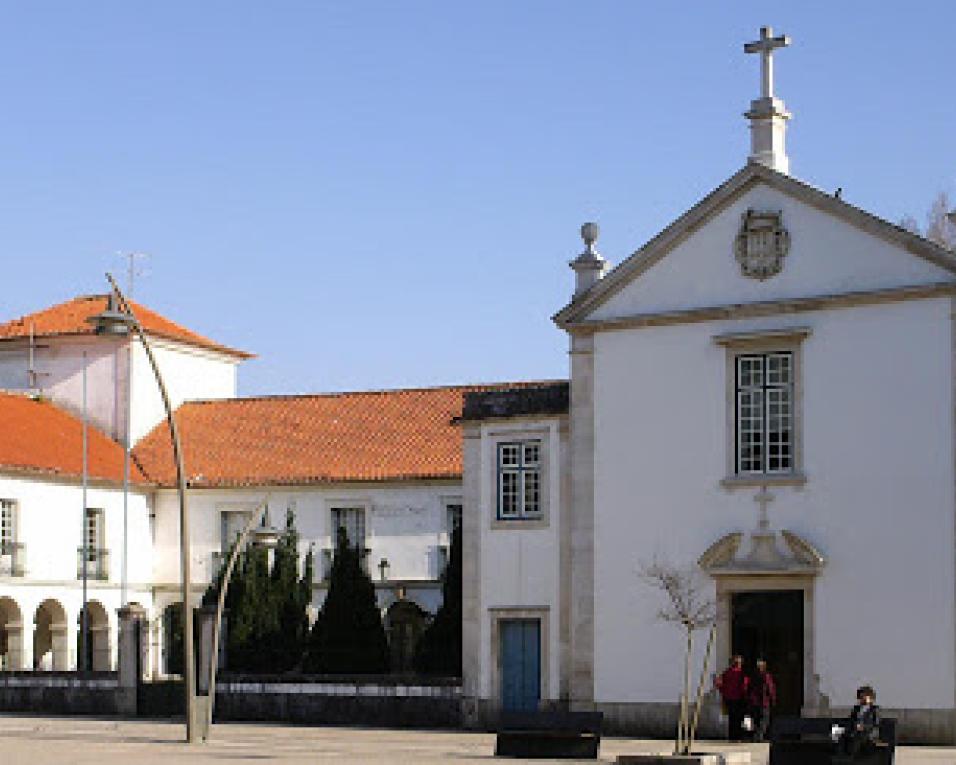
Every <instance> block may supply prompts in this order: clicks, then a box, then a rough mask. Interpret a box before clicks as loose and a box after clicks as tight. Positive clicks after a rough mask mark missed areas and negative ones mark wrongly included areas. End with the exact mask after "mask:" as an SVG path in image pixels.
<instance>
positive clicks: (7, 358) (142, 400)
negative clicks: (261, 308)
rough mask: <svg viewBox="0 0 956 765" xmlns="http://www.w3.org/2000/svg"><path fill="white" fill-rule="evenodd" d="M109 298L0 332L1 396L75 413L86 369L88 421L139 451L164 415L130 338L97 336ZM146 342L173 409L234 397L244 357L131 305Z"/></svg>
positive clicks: (87, 299)
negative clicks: (37, 399) (34, 396)
mask: <svg viewBox="0 0 956 765" xmlns="http://www.w3.org/2000/svg"><path fill="white" fill-rule="evenodd" d="M107 305H108V300H107V296H106V295H84V296H80V297H76V298H73V299H72V300H68V301H66V302H64V303H59V304H58V305H54V306H50V307H49V308H45V309H43V310H40V311H36V312H34V313H31V314H28V315H26V316H22V317H20V318H18V319H13V320H12V321H8V322H6V323H4V324H0V389H4V390H20V391H28V392H34V393H38V394H40V395H45V396H48V397H50V398H52V399H53V400H55V401H56V402H57V403H58V404H59V405H61V406H63V407H65V408H67V409H70V410H72V411H75V412H79V410H80V408H81V374H80V372H81V370H82V369H83V368H84V367H85V368H86V373H87V378H88V386H89V390H90V396H89V401H88V408H89V417H90V421H91V422H93V423H94V424H96V426H97V427H99V428H100V429H101V430H103V431H105V432H106V433H108V434H110V435H111V436H112V437H113V438H115V439H117V440H119V441H122V440H123V439H124V438H125V437H126V433H127V418H128V419H129V423H128V427H129V436H130V439H131V441H132V443H136V441H138V440H139V439H140V438H142V436H144V435H145V434H146V433H147V432H149V430H150V429H152V428H153V427H154V426H155V425H156V424H157V423H158V422H160V421H161V420H162V419H163V418H164V416H165V414H164V411H163V405H162V400H161V399H160V396H159V393H158V391H157V389H156V383H155V381H154V380H153V374H152V371H151V370H150V368H149V362H148V360H147V359H146V355H145V353H144V352H143V349H142V347H141V345H140V343H139V341H138V339H136V338H135V337H127V336H116V335H97V334H96V327H95V317H96V316H97V315H99V314H101V313H103V311H105V310H106V308H107ZM132 307H133V310H134V312H135V313H136V316H137V318H138V319H139V321H140V323H141V324H142V326H143V328H144V330H145V331H146V334H147V336H148V337H149V338H150V339H151V344H152V346H153V350H154V353H155V354H156V356H157V359H158V361H159V363H160V365H161V367H162V369H163V375H164V377H165V379H166V384H167V387H168V389H169V395H170V398H171V400H172V402H173V405H174V406H178V405H179V404H180V403H182V402H183V401H185V400H187V399H193V398H204V399H213V398H216V399H218V398H230V397H234V396H235V395H236V390H237V372H238V366H239V364H240V363H241V362H242V361H244V360H245V359H248V358H250V357H251V355H252V354H249V353H247V352H245V351H240V350H237V349H235V348H230V347H228V346H226V345H223V344H221V343H217V342H215V341H213V340H210V339H209V338H207V337H204V336H203V335H200V334H198V333H196V332H193V331H192V330H189V329H187V328H185V327H183V326H182V325H180V324H178V323H176V322H174V321H171V320H170V319H167V318H166V317H164V316H162V315H160V314H159V313H157V312H156V311H153V310H152V309H150V308H147V307H145V306H142V305H140V304H138V303H132Z"/></svg>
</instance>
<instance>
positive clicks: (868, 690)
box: [843, 685, 880, 759]
mask: <svg viewBox="0 0 956 765" xmlns="http://www.w3.org/2000/svg"><path fill="white" fill-rule="evenodd" d="M856 702H857V703H856V706H854V707H853V711H852V712H850V724H849V725H848V726H847V729H846V733H844V734H843V751H844V752H846V753H847V754H848V755H849V756H850V757H853V758H854V759H855V758H857V757H859V756H860V755H864V754H867V753H868V752H870V751H872V750H873V749H874V747H875V745H876V742H877V741H878V740H879V738H880V708H879V707H878V706H877V705H876V691H874V690H873V688H872V686H869V685H864V686H862V687H861V688H858V689H857V691H856Z"/></svg>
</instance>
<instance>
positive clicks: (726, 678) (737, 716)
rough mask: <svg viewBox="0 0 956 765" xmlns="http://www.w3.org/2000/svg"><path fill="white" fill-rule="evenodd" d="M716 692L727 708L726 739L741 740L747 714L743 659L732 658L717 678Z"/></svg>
mask: <svg viewBox="0 0 956 765" xmlns="http://www.w3.org/2000/svg"><path fill="white" fill-rule="evenodd" d="M716 685H717V690H718V691H720V697H721V699H722V700H723V702H724V704H725V705H726V707H727V738H728V739H729V740H730V741H740V740H741V739H743V721H744V715H745V714H746V713H747V675H746V674H745V673H744V657H743V656H734V657H733V659H731V661H730V666H729V667H727V669H725V670H724V671H723V673H722V674H720V675H718V676H717V680H716Z"/></svg>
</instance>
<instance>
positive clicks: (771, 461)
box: [736, 351, 795, 475]
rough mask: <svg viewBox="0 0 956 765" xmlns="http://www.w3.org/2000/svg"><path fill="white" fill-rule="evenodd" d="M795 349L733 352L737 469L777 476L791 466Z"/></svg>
mask: <svg viewBox="0 0 956 765" xmlns="http://www.w3.org/2000/svg"><path fill="white" fill-rule="evenodd" d="M794 454H795V437H794V356H793V353H791V352H789V351H786V352H774V353H746V354H740V355H738V356H737V357H736V472H737V474H738V475H781V474H786V473H792V472H793V471H794V469H795V462H794Z"/></svg>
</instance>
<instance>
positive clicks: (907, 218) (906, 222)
mask: <svg viewBox="0 0 956 765" xmlns="http://www.w3.org/2000/svg"><path fill="white" fill-rule="evenodd" d="M900 228H905V229H906V230H907V231H909V232H910V233H911V234H917V235H918V236H922V233H921V232H920V229H919V222H918V221H917V220H916V218H914V217H913V216H912V215H910V214H909V213H907V214H906V215H904V216H903V217H902V218H900Z"/></svg>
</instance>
